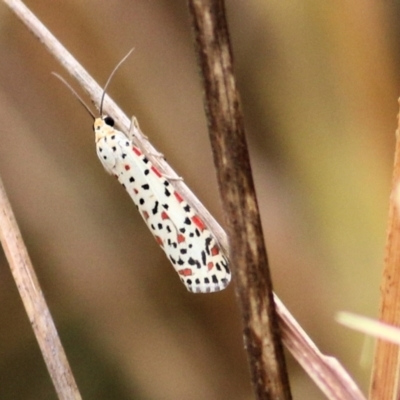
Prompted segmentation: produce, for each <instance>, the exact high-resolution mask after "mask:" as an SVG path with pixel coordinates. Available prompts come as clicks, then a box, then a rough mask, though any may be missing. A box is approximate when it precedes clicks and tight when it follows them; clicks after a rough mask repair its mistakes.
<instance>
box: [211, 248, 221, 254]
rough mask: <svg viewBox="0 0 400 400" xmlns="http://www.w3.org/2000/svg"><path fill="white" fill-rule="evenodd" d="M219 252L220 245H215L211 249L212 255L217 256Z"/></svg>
mask: <svg viewBox="0 0 400 400" xmlns="http://www.w3.org/2000/svg"><path fill="white" fill-rule="evenodd" d="M218 254H219V247H218V246H214V247H213V248H212V249H211V255H212V256H217V255H218Z"/></svg>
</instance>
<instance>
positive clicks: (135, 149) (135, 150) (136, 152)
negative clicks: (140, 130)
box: [132, 146, 142, 156]
mask: <svg viewBox="0 0 400 400" xmlns="http://www.w3.org/2000/svg"><path fill="white" fill-rule="evenodd" d="M132 150H133V151H134V153H135V154H136V155H137V156H141V155H142V152H141V151H140V150H139V149H138V148H137V147H136V146H133V147H132Z"/></svg>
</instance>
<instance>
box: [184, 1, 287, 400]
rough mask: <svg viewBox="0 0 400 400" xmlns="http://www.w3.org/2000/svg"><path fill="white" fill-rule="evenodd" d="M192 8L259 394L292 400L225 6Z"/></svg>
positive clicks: (202, 3)
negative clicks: (234, 72)
mask: <svg viewBox="0 0 400 400" xmlns="http://www.w3.org/2000/svg"><path fill="white" fill-rule="evenodd" d="M188 4H189V10H190V14H191V17H192V26H193V33H194V38H195V45H196V46H195V47H196V51H197V56H198V61H199V64H200V70H201V73H202V78H203V86H204V88H205V91H204V94H205V96H204V104H205V109H206V114H207V118H208V128H209V134H210V141H211V145H212V149H213V154H214V164H215V166H216V171H217V177H218V183H219V189H220V195H221V198H222V203H223V209H224V211H225V222H226V225H227V231H228V236H229V243H230V248H231V253H230V259H231V267H232V270H233V273H234V276H235V283H236V294H237V298H238V301H239V305H240V309H241V312H242V324H243V339H244V345H245V346H244V347H245V349H246V351H247V359H248V363H249V366H250V373H251V377H252V384H253V389H254V392H255V394H256V397H257V399H260V400H261V399H265V400H267V399H282V400H283V399H291V392H290V385H289V379H288V374H287V369H286V363H285V357H284V353H283V345H282V341H281V335H280V331H279V322H278V316H277V313H276V310H275V304H274V300H273V289H272V280H271V275H270V270H269V264H268V258H267V251H266V248H265V245H264V235H263V232H262V227H261V219H260V213H259V209H258V204H257V198H256V194H255V188H254V182H253V177H252V172H251V167H250V158H249V153H248V149H247V143H246V137H245V130H244V121H243V113H242V110H241V105H240V100H239V94H238V92H237V88H236V81H235V76H234V74H233V60H232V52H231V45H230V39H229V33H228V26H227V22H226V16H225V6H224V2H223V1H221V0H189V2H188Z"/></svg>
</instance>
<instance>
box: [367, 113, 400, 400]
mask: <svg viewBox="0 0 400 400" xmlns="http://www.w3.org/2000/svg"><path fill="white" fill-rule="evenodd" d="M399 132H400V119H399V126H398V128H397V138H396V149H395V157H394V166H393V182H392V194H391V196H390V204H389V222H388V232H387V240H386V249H385V261H384V268H383V275H382V282H381V304H380V313H379V314H380V315H379V320H380V321H382V322H385V323H387V324H389V325H392V326H400V214H399V208H398V186H399V183H400V138H399ZM399 350H400V349H399V347H398V346H397V345H396V344H393V343H389V342H387V341H385V340H378V341H377V343H376V347H375V356H374V365H373V368H372V379H371V387H370V398H371V400H378V399H379V400H386V399H387V400H389V399H394V398H397V396H398V391H399V387H398V371H399V362H400V359H399V354H400V353H399Z"/></svg>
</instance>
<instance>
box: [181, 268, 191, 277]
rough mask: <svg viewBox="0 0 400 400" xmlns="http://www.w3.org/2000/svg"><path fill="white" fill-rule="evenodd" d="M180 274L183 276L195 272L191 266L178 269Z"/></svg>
mask: <svg viewBox="0 0 400 400" xmlns="http://www.w3.org/2000/svg"><path fill="white" fill-rule="evenodd" d="M178 274H179V275H183V276H190V275H192V274H193V272H192V270H191V269H190V268H185V269H180V270H179V271H178Z"/></svg>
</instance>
